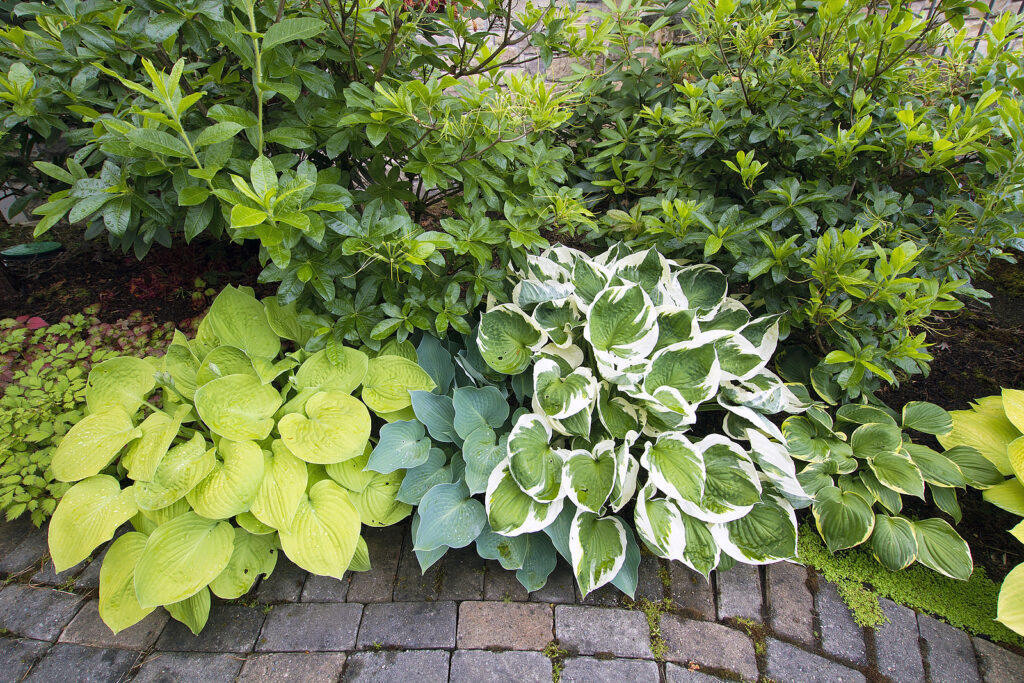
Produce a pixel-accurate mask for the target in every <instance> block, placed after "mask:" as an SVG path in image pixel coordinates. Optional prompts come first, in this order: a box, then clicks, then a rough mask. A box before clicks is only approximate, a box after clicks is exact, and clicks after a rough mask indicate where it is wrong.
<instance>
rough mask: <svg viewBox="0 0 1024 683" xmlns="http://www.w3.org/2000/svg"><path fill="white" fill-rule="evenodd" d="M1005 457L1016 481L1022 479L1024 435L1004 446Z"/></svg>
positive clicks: (1023, 478) (1023, 479) (1023, 470)
mask: <svg viewBox="0 0 1024 683" xmlns="http://www.w3.org/2000/svg"><path fill="white" fill-rule="evenodd" d="M1006 457H1007V459H1008V460H1009V461H1010V468H1011V469H1012V470H1013V474H1014V476H1015V477H1017V480H1018V481H1024V436H1021V437H1018V438H1016V439H1014V440H1013V441H1011V442H1010V443H1009V445H1008V446H1007V447H1006Z"/></svg>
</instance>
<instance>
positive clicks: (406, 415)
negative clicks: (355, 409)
mask: <svg viewBox="0 0 1024 683" xmlns="http://www.w3.org/2000/svg"><path fill="white" fill-rule="evenodd" d="M374 412H375V413H376V414H377V417H379V418H380V419H382V420H384V421H385V422H398V421H399V420H415V419H416V411H415V410H413V409H412V404H411V403H410V404H409V405H407V406H406V407H404V408H402V409H401V410H394V411H392V412H390V413H379V412H377V411H374Z"/></svg>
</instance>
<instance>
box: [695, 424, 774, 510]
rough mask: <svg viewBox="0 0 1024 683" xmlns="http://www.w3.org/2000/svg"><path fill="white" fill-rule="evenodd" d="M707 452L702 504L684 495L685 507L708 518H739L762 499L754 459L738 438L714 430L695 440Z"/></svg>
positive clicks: (698, 446)
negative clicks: (724, 435)
mask: <svg viewBox="0 0 1024 683" xmlns="http://www.w3.org/2000/svg"><path fill="white" fill-rule="evenodd" d="M694 445H695V447H696V448H697V450H699V451H700V452H701V453H702V454H703V456H704V472H705V479H704V497H703V498H702V499H701V503H700V505H695V504H693V503H691V502H690V501H688V500H686V499H685V498H680V499H678V500H677V501H676V502H677V503H679V507H680V508H681V509H682V511H683V512H684V513H686V514H688V515H691V516H693V517H696V518H697V519H700V520H703V521H705V522H717V523H724V522H730V521H732V520H734V519H738V518H740V517H742V516H743V515H745V514H746V513H747V512H749V511H750V509H751V507H753V505H754V504H755V503H757V502H758V501H759V500H761V483H760V480H759V478H758V475H757V470H756V469H755V468H754V463H753V461H752V460H751V459H750V456H748V455H747V454H746V453H745V452H744V451H743V449H742V448H740V446H739V445H738V444H736V443H735V442H733V441H731V440H729V439H727V438H725V437H723V436H721V435H717V434H712V435H710V436H707V437H705V438H703V439H701V440H700V441H699V442H697V443H696V444H694Z"/></svg>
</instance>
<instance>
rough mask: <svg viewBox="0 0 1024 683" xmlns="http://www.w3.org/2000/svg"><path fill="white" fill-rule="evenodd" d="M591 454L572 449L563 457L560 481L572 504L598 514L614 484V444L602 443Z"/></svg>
mask: <svg viewBox="0 0 1024 683" xmlns="http://www.w3.org/2000/svg"><path fill="white" fill-rule="evenodd" d="M604 444H605V445H604V447H602V445H601V444H598V446H597V447H596V448H595V449H594V452H593V453H591V452H590V451H585V450H574V451H571V452H569V453H568V454H567V456H566V459H565V464H564V465H563V471H562V478H563V481H564V482H565V483H564V486H565V492H566V494H568V496H569V498H570V499H571V500H572V501H573V502H574V503H576V505H577V506H578V507H580V508H583V509H585V510H589V511H591V512H595V513H597V512H600V511H601V508H603V507H604V504H605V502H606V501H607V500H608V496H610V495H611V493H612V487H613V485H614V484H615V452H614V450H613V448H614V444H613V443H612V442H610V441H606V442H604Z"/></svg>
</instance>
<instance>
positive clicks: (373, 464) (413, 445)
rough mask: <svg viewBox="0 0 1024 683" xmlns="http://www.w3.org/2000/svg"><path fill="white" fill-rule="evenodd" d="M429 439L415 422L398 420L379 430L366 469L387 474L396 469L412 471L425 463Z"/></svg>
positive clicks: (428, 452)
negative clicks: (378, 436)
mask: <svg viewBox="0 0 1024 683" xmlns="http://www.w3.org/2000/svg"><path fill="white" fill-rule="evenodd" d="M429 454H430V439H428V438H427V433H426V431H425V430H424V429H423V425H422V424H421V423H420V422H419V421H417V420H399V421H397V422H391V423H390V424H386V425H384V426H383V427H381V429H380V441H378V442H377V445H376V447H374V449H373V452H372V453H371V454H370V460H369V461H368V462H367V463H366V469H369V470H373V471H374V472H381V473H384V474H387V473H388V472H394V471H395V470H397V469H412V468H413V467H418V466H419V465H422V464H423V463H425V462H426V461H427V456H428V455H429Z"/></svg>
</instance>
